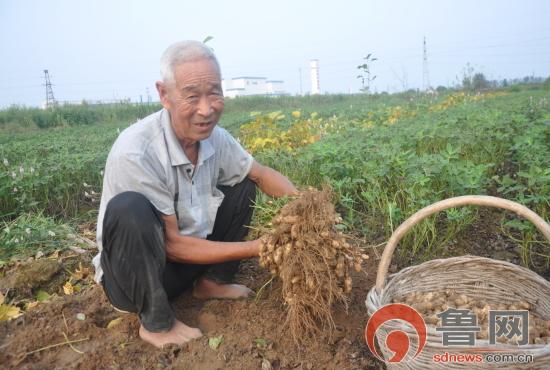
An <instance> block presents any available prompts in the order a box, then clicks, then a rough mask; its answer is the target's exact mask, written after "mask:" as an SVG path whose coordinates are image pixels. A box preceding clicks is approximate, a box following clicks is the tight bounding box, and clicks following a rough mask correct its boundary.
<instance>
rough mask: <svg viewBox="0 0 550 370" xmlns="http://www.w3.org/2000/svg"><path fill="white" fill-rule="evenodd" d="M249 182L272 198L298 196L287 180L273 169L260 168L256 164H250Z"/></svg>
mask: <svg viewBox="0 0 550 370" xmlns="http://www.w3.org/2000/svg"><path fill="white" fill-rule="evenodd" d="M248 177H249V178H250V180H252V181H254V182H255V183H256V185H258V187H259V188H260V190H261V191H262V192H263V193H265V194H267V195H269V196H272V197H284V196H287V195H298V194H299V192H298V189H296V187H294V185H293V184H292V183H291V182H290V180H289V179H287V178H286V177H285V176H283V175H281V174H280V173H279V172H277V171H275V170H274V169H272V168H270V167H267V166H262V165H261V164H259V163H258V162H256V161H254V162H252V167H251V168H250V172H249V173H248Z"/></svg>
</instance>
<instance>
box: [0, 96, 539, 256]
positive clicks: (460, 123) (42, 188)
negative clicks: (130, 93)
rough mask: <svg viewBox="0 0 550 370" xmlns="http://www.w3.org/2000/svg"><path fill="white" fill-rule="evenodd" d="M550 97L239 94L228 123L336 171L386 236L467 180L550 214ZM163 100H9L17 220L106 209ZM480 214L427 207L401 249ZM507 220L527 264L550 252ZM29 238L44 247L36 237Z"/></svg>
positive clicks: (363, 232) (423, 243)
mask: <svg viewBox="0 0 550 370" xmlns="http://www.w3.org/2000/svg"><path fill="white" fill-rule="evenodd" d="M515 90H518V89H515ZM548 99H549V93H548V91H547V90H544V89H538V90H533V89H531V90H522V89H519V91H510V90H508V91H505V92H504V93H503V92H489V93H484V94H481V95H477V94H466V93H462V92H451V93H450V94H446V95H440V96H427V95H422V94H416V93H407V94H395V95H382V94H379V95H326V96H325V95H323V96H309V97H279V98H267V97H248V98H239V99H234V100H228V101H227V102H226V109H225V113H224V116H223V117H222V122H221V123H220V124H221V125H222V126H224V127H226V128H227V129H229V130H230V131H231V132H232V133H233V134H234V135H235V136H236V137H238V138H239V140H240V141H241V143H243V145H244V146H245V147H246V148H247V149H248V150H250V151H251V152H252V153H253V154H254V156H255V158H257V159H258V160H259V161H260V162H262V163H264V164H267V165H270V166H272V167H274V168H276V169H278V170H279V171H281V172H282V173H284V174H285V175H287V176H288V177H289V178H291V180H292V181H293V182H295V183H296V184H298V185H299V186H301V187H306V186H315V187H321V186H323V185H329V186H330V187H331V188H332V189H333V191H334V192H335V194H336V197H337V202H338V204H337V207H338V210H339V212H340V213H341V214H342V216H343V217H344V219H345V224H346V225H347V227H348V228H349V229H350V231H352V232H354V233H355V234H357V235H358V236H359V237H362V238H366V239H367V240H370V241H376V242H379V241H380V240H385V239H387V238H388V237H389V235H391V233H392V231H393V230H394V229H395V228H396V227H397V226H398V225H399V224H400V223H401V222H402V221H404V220H405V219H406V218H407V217H408V216H409V215H411V214H412V213H414V212H416V211H417V210H418V209H420V208H422V207H423V206H426V205H428V204H431V203H433V202H435V201H438V200H441V199H444V198H447V197H452V196H458V195H464V194H490V195H497V196H502V197H505V198H507V199H511V200H515V201H518V202H520V203H522V204H525V205H526V206H528V207H530V208H531V209H533V210H534V211H535V212H537V213H538V214H539V215H541V216H542V217H543V218H545V219H546V220H548V219H549V217H550V155H549V153H550V147H549V145H550V123H549V122H550V106H549V102H548ZM158 108H159V106H154V105H152V106H132V105H122V106H99V107H96V106H84V107H76V108H75V107H61V108H58V109H57V110H53V111H39V110H35V109H25V108H10V109H8V110H5V111H1V112H0V132H2V133H3V134H2V136H0V212H1V213H0V219H1V220H2V222H4V225H12V224H13V223H15V224H19V223H21V224H22V225H25V224H28V223H29V222H31V223H33V222H35V221H36V224H37V225H42V226H37V229H40V230H46V229H48V228H51V227H53V225H54V224H55V225H69V227H73V228H74V223H75V221H73V220H74V219H75V218H77V217H78V218H80V219H82V217H84V218H88V219H90V218H93V217H95V214H96V213H95V210H96V209H97V207H98V200H99V197H100V194H99V193H100V191H101V183H102V170H103V166H104V164H105V160H106V157H107V154H108V151H109V149H110V147H111V145H112V143H113V142H114V140H115V139H116V137H117V135H118V131H119V130H121V129H124V128H125V127H127V126H128V125H129V124H131V123H132V122H135V120H136V119H137V118H138V117H143V116H144V115H146V114H148V113H149V112H151V111H154V110H156V109H158ZM41 120H42V121H43V123H39V122H42V121H41ZM44 122H45V123H44ZM42 127H43V128H42ZM267 202H268V199H267V198H265V197H261V198H259V202H258V207H259V209H260V210H259V211H258V212H257V214H258V216H257V218H256V225H261V224H262V223H265V222H266V220H267V218H266V217H267V216H266V215H269V214H270V212H271V211H270V207H271V205H270V204H269V203H267ZM276 205H278V203H276ZM278 206H280V205H278ZM90 210H91V212H90ZM29 215H36V216H29ZM82 215H88V216H82ZM25 217H36V220H35V221H32V220H31V221H29V220H27V219H26V218H25ZM478 217H479V216H478V211H477V210H476V209H475V208H470V207H466V208H463V209H451V210H448V211H446V212H444V213H442V214H440V215H437V216H435V217H432V218H430V219H428V220H426V221H424V222H423V223H421V224H420V225H418V226H417V227H415V228H414V229H413V231H412V232H411V233H410V234H409V235H408V236H407V238H406V240H404V241H403V242H402V243H401V244H402V247H401V248H400V251H401V252H402V258H404V259H405V260H408V261H417V260H423V259H428V258H433V257H437V256H440V255H442V253H444V252H445V246H446V244H447V243H448V242H449V241H450V240H452V239H453V238H456V237H458V236H459V235H460V232H462V231H463V230H465V228H467V227H468V225H471V224H472V223H473V222H475V221H476V220H477V219H478ZM44 219H47V220H50V221H48V222H50V223H48V222H45V221H44V222H43V220H44ZM40 220H42V221H40ZM51 222H53V224H51ZM46 225H48V226H46ZM70 225H73V226H70ZM7 227H8V228H10V230H15V228H14V226H11V227H10V226H7ZM26 228H27V227H25V228H23V229H21V228H19V229H18V230H26ZM503 230H504V231H505V232H507V233H508V234H510V235H511V236H512V237H513V238H515V239H517V244H518V246H519V248H521V251H522V253H521V255H522V256H523V263H524V264H525V265H530V264H531V262H530V261H531V260H532V258H533V256H534V255H536V256H538V258H539V259H540V258H543V259H546V264H547V265H548V266H550V262H549V261H550V260H548V256H549V255H550V244H549V243H548V242H544V241H543V240H542V239H541V237H540V236H539V234H538V233H537V232H536V231H535V230H534V228H533V227H531V226H530V225H529V224H527V223H526V222H523V221H521V220H519V219H517V218H516V217H513V216H511V215H507V216H506V217H505V218H504V219H503ZM5 234H6V233H5V232H4V233H3V235H4V239H2V240H0V242H3V243H4V247H3V252H2V253H3V254H2V256H4V257H3V258H7V257H9V256H12V255H16V254H20V253H22V252H21V250H20V249H17V248H15V249H14V248H13V247H8V246H7V244H6V243H7V240H8V239H6V235H5ZM37 235H38V234H37ZM56 235H57V234H56ZM23 236H24V235H23ZM17 239H19V238H17ZM10 240H12V241H13V237H12V238H11V239H10ZM37 240H38V239H37ZM10 243H11V242H10ZM10 245H11V244H10ZM27 248H28V249H29V250H35V249H36V248H38V247H37V244H33V243H31V242H29V243H27ZM541 256H542V257H541Z"/></svg>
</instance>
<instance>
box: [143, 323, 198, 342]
mask: <svg viewBox="0 0 550 370" xmlns="http://www.w3.org/2000/svg"><path fill="white" fill-rule="evenodd" d="M139 336H140V338H141V339H143V340H144V341H146V342H147V343H151V344H152V345H153V346H155V347H157V348H162V346H164V345H165V344H183V343H187V342H189V341H190V340H192V339H196V338H200V337H201V336H202V332H201V331H200V330H199V329H196V328H192V327H190V326H187V325H185V324H184V323H182V322H181V321H179V320H176V321H175V322H174V325H173V326H172V329H170V330H169V331H165V332H161V333H153V332H151V331H149V330H147V329H145V328H144V327H143V325H141V326H140V327H139Z"/></svg>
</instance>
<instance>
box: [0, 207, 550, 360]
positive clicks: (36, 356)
mask: <svg viewBox="0 0 550 370" xmlns="http://www.w3.org/2000/svg"><path fill="white" fill-rule="evenodd" d="M482 212H483V213H482V217H481V219H480V221H478V222H476V223H475V224H473V225H471V226H470V227H468V228H467V230H465V231H464V232H463V233H462V234H461V235H460V236H459V237H458V238H457V239H456V240H455V241H451V242H450V243H449V245H448V246H447V248H446V249H445V250H444V251H443V252H444V253H443V254H442V256H444V257H450V256H457V255H463V254H473V255H483V256H487V257H491V258H496V259H502V260H509V261H510V262H513V263H517V264H520V260H521V258H520V256H521V251H520V250H518V249H517V247H515V245H514V243H513V242H512V241H510V240H509V239H508V238H507V237H505V236H504V235H502V231H501V230H500V227H499V225H500V222H499V219H500V217H501V216H502V213H500V212H499V211H494V210H484V211H482ZM377 251H378V253H381V249H377ZM66 253H67V254H62V255H60V256H56V258H55V259H54V262H55V263H53V262H44V259H39V260H35V261H30V262H27V263H28V265H26V264H22V265H16V266H11V267H3V268H1V269H0V270H2V269H3V271H0V274H2V275H0V276H3V277H2V278H0V292H1V293H2V294H4V295H5V296H6V298H7V300H8V302H19V303H24V302H27V303H28V302H30V301H32V300H34V299H32V295H34V294H36V292H37V290H38V289H40V290H45V291H47V292H48V293H52V292H56V293H57V296H56V297H55V298H53V299H51V300H50V301H49V302H42V303H39V304H38V305H37V306H35V307H33V308H30V309H28V310H27V311H26V312H25V314H24V315H22V316H20V317H18V318H16V319H12V320H10V321H7V322H6V321H3V322H0V368H2V369H4V368H6V369H14V368H17V369H207V370H214V369H238V370H247V369H262V370H269V369H384V365H383V364H382V363H380V362H378V361H376V360H375V359H374V358H373V357H372V356H371V354H370V352H369V350H368V348H367V346H366V344H365V340H364V337H363V332H364V328H365V325H366V322H367V319H368V317H367V310H366V307H365V303H364V301H365V298H366V295H367V293H368V291H369V289H370V288H371V287H372V286H373V284H374V280H375V277H376V269H377V265H378V261H377V258H376V255H377V253H368V254H370V256H371V258H370V259H369V260H367V261H365V262H364V265H363V267H364V268H363V271H362V272H360V273H357V272H355V271H353V272H352V273H351V274H352V275H351V276H352V278H353V282H354V283H353V289H352V291H351V293H350V295H349V297H350V299H349V309H348V312H346V311H345V310H344V306H343V305H336V306H334V308H333V309H334V318H335V323H336V325H337V329H336V334H335V335H334V336H333V337H332V338H329V337H328V336H319V337H317V338H315V339H314V340H312V341H311V342H310V343H308V344H306V345H296V344H294V341H293V340H292V337H291V336H290V335H289V334H288V331H287V330H284V328H283V327H282V323H283V322H284V318H285V315H286V311H285V309H284V306H283V301H282V299H281V292H280V289H281V287H280V284H278V283H273V284H270V285H267V287H266V288H265V289H264V290H263V292H262V294H261V296H260V297H259V298H258V299H248V300H240V301H227V300H210V301H199V300H197V299H194V298H193V297H192V296H191V295H190V294H189V293H185V294H183V295H182V296H181V297H179V298H178V299H176V300H175V301H174V302H173V306H174V310H175V312H176V316H177V317H178V319H180V320H182V321H183V322H185V323H186V324H188V325H191V326H195V327H199V328H200V329H201V330H202V332H203V337H202V338H200V339H197V340H194V341H192V342H190V343H187V344H186V345H183V346H170V347H168V348H165V349H162V350H158V349H156V348H154V347H153V346H151V345H149V344H147V343H145V342H142V341H141V340H140V339H139V337H138V327H139V322H138V320H137V317H136V315H134V314H122V313H120V312H117V311H115V310H114V309H113V308H112V306H111V305H110V304H109V302H108V301H107V299H106V297H105V295H104V293H103V290H102V288H101V287H100V286H98V285H96V284H94V283H92V282H91V280H90V279H91V277H88V278H86V279H85V281H81V282H80V285H82V286H83V288H82V290H80V291H79V292H77V293H75V294H73V295H64V293H63V289H62V286H63V284H64V282H66V281H67V279H68V278H69V276H70V273H71V272H74V271H75V269H76V268H78V267H79V263H82V266H83V267H84V268H90V267H91V265H90V260H91V255H92V253H93V252H87V253H85V254H74V253H72V252H71V251H68V252H66ZM541 262H544V261H541ZM57 263H60V264H61V266H59V265H58V264H57ZM409 265H411V263H410V261H409V262H408V263H403V262H400V261H398V259H397V258H394V262H393V263H392V265H391V267H390V272H396V271H397V270H400V269H401V268H403V267H405V266H409ZM535 271H537V272H538V273H539V274H541V275H543V276H544V277H545V278H547V279H548V278H549V277H550V270H548V268H547V265H546V264H545V263H541V265H540V267H539V268H535ZM41 272H42V273H41ZM44 272H47V275H48V279H45V278H44V276H45V275H44ZM365 272H366V273H365ZM35 275H39V276H35ZM269 279H270V273H269V272H268V271H267V270H266V269H264V268H261V267H259V265H258V261H257V259H252V260H248V261H244V262H243V263H242V264H241V270H240V272H239V274H238V276H237V282H238V283H241V284H245V285H247V286H249V287H250V288H252V289H254V290H255V291H258V289H259V288H260V287H262V286H263V285H264V284H265V283H266V282H267V281H268V280H269ZM78 314H84V315H85V316H84V320H79V319H78V318H77V315H78ZM79 316H80V318H83V317H82V315H79ZM118 318H120V319H121V320H120V322H119V323H118V325H116V326H114V327H111V328H108V325H109V323H111V322H112V320H115V319H118ZM64 334H65V335H67V339H68V340H69V341H75V342H74V343H73V344H72V345H73V347H74V349H73V348H71V347H70V346H69V345H68V344H66V343H65V344H63V343H64V342H66V341H67V339H66V338H65V337H64ZM220 336H222V343H221V344H220V346H219V347H218V348H217V349H216V350H214V349H212V348H210V346H209V344H208V342H209V338H214V337H220ZM78 340H81V341H78ZM76 341H78V342H76ZM60 343H62V344H61V345H57V344H60ZM55 345H57V346H55ZM37 350H40V351H37ZM33 351H36V352H34V353H31V352H33ZM77 351H78V352H77ZM80 352H82V353H80Z"/></svg>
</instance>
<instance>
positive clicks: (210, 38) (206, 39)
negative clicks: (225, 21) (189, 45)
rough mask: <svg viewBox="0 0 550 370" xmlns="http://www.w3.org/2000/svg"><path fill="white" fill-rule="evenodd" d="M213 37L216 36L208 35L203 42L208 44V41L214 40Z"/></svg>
mask: <svg viewBox="0 0 550 370" xmlns="http://www.w3.org/2000/svg"><path fill="white" fill-rule="evenodd" d="M213 38H214V36H206V38H205V39H204V40H202V43H203V44H206V43H207V42H208V41H210V40H212V39H213Z"/></svg>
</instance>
